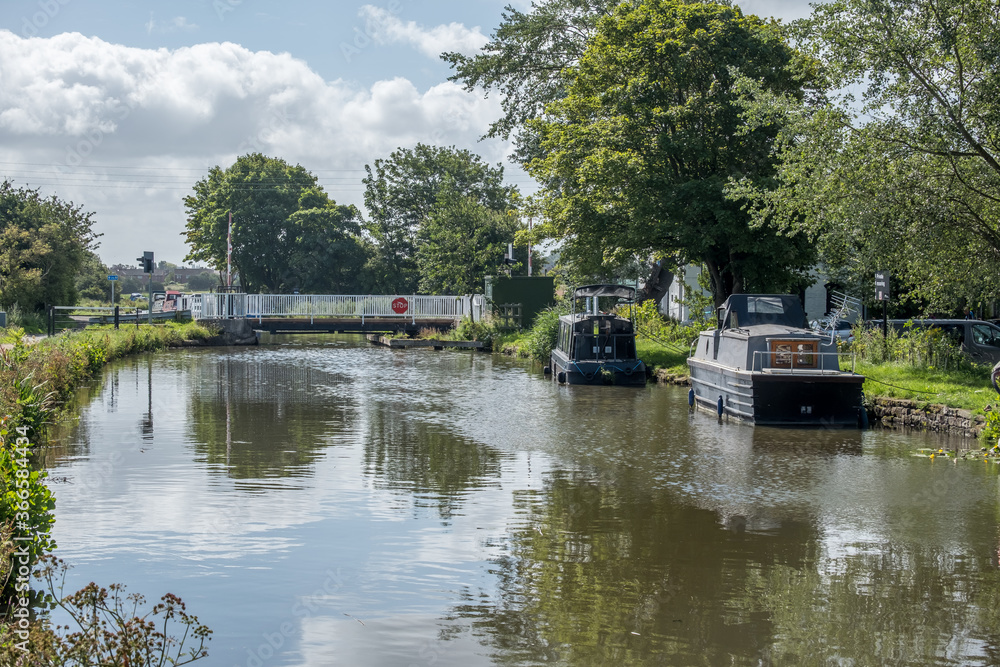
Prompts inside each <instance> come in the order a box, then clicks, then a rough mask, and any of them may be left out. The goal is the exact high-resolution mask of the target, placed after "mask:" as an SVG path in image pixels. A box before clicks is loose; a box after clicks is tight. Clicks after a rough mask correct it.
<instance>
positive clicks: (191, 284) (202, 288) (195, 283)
mask: <svg viewBox="0 0 1000 667" xmlns="http://www.w3.org/2000/svg"><path fill="white" fill-rule="evenodd" d="M218 284H219V279H218V278H217V277H216V276H215V275H214V274H212V273H210V272H209V271H205V272H203V273H199V274H198V275H196V276H191V277H190V278H189V279H188V281H187V286H188V289H189V290H191V291H192V292H207V291H210V290H211V289H212V288H213V287H215V286H216V285H218Z"/></svg>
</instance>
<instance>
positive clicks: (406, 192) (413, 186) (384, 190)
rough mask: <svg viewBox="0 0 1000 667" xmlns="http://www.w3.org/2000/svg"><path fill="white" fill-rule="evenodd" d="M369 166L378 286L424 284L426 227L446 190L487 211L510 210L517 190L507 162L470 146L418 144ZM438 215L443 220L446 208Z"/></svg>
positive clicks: (398, 288) (404, 289)
mask: <svg viewBox="0 0 1000 667" xmlns="http://www.w3.org/2000/svg"><path fill="white" fill-rule="evenodd" d="M365 171H366V172H367V173H368V175H367V176H366V177H365V179H364V184H365V206H366V207H367V209H368V213H369V216H370V217H369V221H368V223H367V225H366V229H367V231H368V232H369V234H370V235H371V237H372V239H373V241H374V244H375V254H374V257H373V259H372V261H371V263H370V265H369V271H370V273H371V275H372V276H373V281H374V286H375V290H376V291H378V292H384V293H397V294H408V293H414V292H416V291H417V290H418V289H419V287H420V283H421V274H420V266H419V262H418V253H419V250H420V246H421V244H422V243H424V241H425V239H426V236H424V237H422V236H421V234H420V229H421V226H422V225H424V224H427V223H428V221H429V219H430V217H431V214H432V212H434V211H435V208H436V207H438V208H439V207H440V206H441V202H440V198H441V196H442V193H443V192H445V190H447V191H448V192H449V193H450V194H449V197H459V198H464V199H466V200H468V201H470V202H474V203H475V204H477V205H478V206H480V207H482V208H483V209H484V210H487V211H492V212H496V213H504V212H507V211H509V210H511V209H512V208H513V206H514V198H515V196H516V190H515V188H514V187H513V186H510V185H505V184H504V182H503V167H501V166H499V165H497V166H496V167H491V166H490V165H488V164H486V163H485V162H483V161H482V159H481V158H480V157H479V156H477V155H474V154H473V153H471V152H470V151H468V150H464V149H463V150H458V149H456V148H454V147H451V148H442V147H437V146H428V145H426V144H417V145H416V146H415V147H413V148H412V149H411V148H400V149H397V150H396V151H394V152H393V153H392V154H391V155H390V156H389V158H388V159H378V160H375V163H374V165H371V166H369V165H365ZM436 215H437V216H438V218H439V221H440V217H441V216H442V215H443V214H442V213H441V212H440V211H438V212H437V214H436ZM510 240H511V241H512V240H513V238H511V239H510ZM425 266H427V264H426V262H425ZM432 282H433V281H432ZM428 284H430V283H428ZM433 284H435V285H439V284H438V283H437V282H433ZM436 289H444V290H445V291H450V290H451V289H457V288H456V287H453V288H450V289H449V288H447V287H443V286H440V285H439V286H438V287H436Z"/></svg>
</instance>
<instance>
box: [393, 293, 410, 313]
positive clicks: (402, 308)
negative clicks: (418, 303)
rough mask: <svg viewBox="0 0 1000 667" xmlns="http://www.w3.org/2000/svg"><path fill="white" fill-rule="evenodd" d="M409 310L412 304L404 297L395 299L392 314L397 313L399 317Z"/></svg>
mask: <svg viewBox="0 0 1000 667" xmlns="http://www.w3.org/2000/svg"><path fill="white" fill-rule="evenodd" d="M409 309H410V304H409V302H408V301H407V300H406V299H404V298H403V297H401V296H400V297H396V298H395V299H393V300H392V312H394V313H396V314H397V315H402V314H403V313H405V312H406V311H407V310H409Z"/></svg>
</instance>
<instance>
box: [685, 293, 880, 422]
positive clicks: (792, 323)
mask: <svg viewBox="0 0 1000 667" xmlns="http://www.w3.org/2000/svg"><path fill="white" fill-rule="evenodd" d="M805 327H806V317H805V313H804V311H803V310H802V304H801V303H800V302H799V299H798V297H796V296H791V295H782V294H734V295H732V296H730V297H729V298H728V299H727V300H726V302H725V303H724V304H723V305H722V307H721V308H719V311H718V328H717V329H714V330H710V331H703V332H702V333H701V334H700V335H699V336H698V340H697V343H696V346H695V349H694V353H693V354H692V356H691V357H690V358H689V359H688V368H689V371H690V377H691V392H690V395H689V400H690V402H691V403H692V404H696V405H698V406H699V407H702V408H706V409H709V410H712V411H715V412H717V413H718V414H719V415H720V416H721V415H723V414H725V415H729V416H731V417H735V418H737V419H741V420H745V421H748V422H752V423H755V424H768V425H775V426H828V427H858V426H861V425H863V424H865V423H867V419H866V415H865V412H864V410H865V408H864V405H863V395H862V391H861V386H862V384H863V383H864V381H865V378H864V376H863V375H858V374H857V373H854V372H853V371H841V370H840V355H839V354H838V353H837V346H836V343H835V342H832V341H831V340H829V337H823V336H821V335H819V334H817V333H815V332H813V331H810V330H808V329H806V328H805Z"/></svg>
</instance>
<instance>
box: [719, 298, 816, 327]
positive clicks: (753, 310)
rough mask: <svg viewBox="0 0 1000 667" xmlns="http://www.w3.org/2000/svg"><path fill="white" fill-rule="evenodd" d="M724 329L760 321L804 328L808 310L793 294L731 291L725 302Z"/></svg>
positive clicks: (723, 305)
mask: <svg viewBox="0 0 1000 667" xmlns="http://www.w3.org/2000/svg"><path fill="white" fill-rule="evenodd" d="M720 322H722V324H723V326H722V328H724V329H735V328H743V327H749V326H754V325H759V324H774V325H777V326H786V327H796V328H805V326H806V313H805V311H804V310H802V302H801V301H799V297H797V296H795V295H794V294H732V295H730V296H729V298H728V299H726V302H725V303H724V304H722V308H721V317H720Z"/></svg>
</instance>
